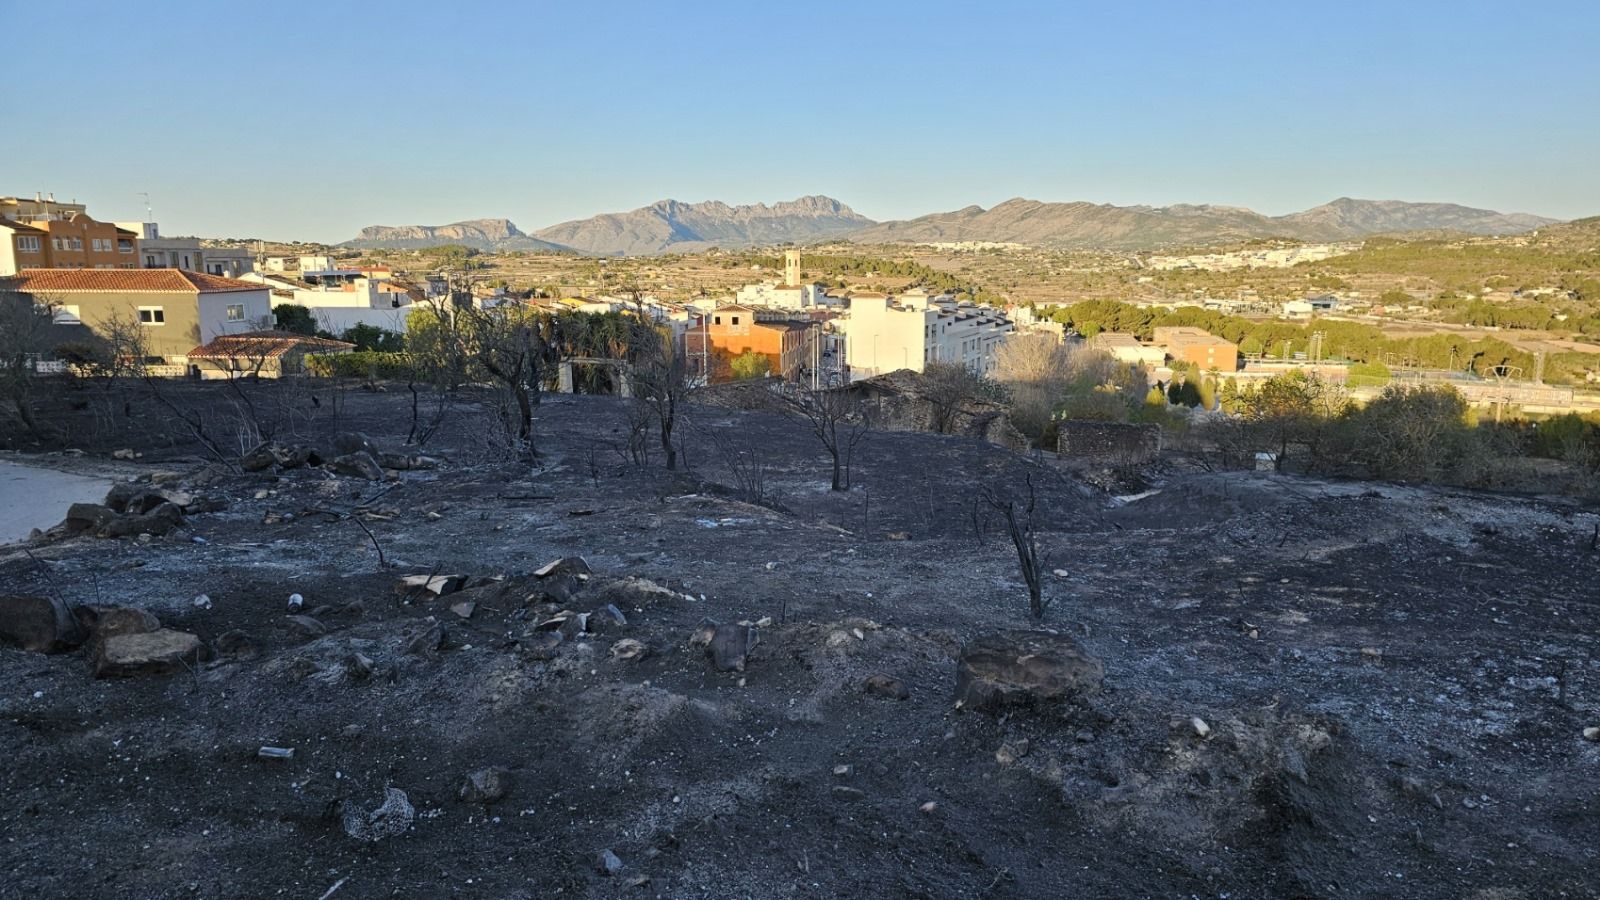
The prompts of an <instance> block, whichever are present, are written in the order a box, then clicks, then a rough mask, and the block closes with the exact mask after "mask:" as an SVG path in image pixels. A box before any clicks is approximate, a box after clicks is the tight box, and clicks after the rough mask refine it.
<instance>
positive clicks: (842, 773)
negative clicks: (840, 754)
mask: <svg viewBox="0 0 1600 900" xmlns="http://www.w3.org/2000/svg"><path fill="white" fill-rule="evenodd" d="M853 771H855V770H854V769H852V768H850V767H849V766H848V765H846V764H844V763H840V764H838V765H837V766H834V767H833V777H835V778H849V777H850V773H851V772H853Z"/></svg>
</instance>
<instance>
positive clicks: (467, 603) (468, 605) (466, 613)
mask: <svg viewBox="0 0 1600 900" xmlns="http://www.w3.org/2000/svg"><path fill="white" fill-rule="evenodd" d="M450 611H451V612H453V613H455V614H456V616H457V617H459V618H462V619H470V618H472V614H473V613H475V612H477V611H478V604H476V603H474V602H472V601H471V600H463V601H461V602H460V603H457V604H455V605H453V606H451V607H450Z"/></svg>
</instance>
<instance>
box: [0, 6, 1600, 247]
mask: <svg viewBox="0 0 1600 900" xmlns="http://www.w3.org/2000/svg"><path fill="white" fill-rule="evenodd" d="M0 31H3V32H6V33H9V34H11V35H12V36H13V40H12V41H10V42H9V43H10V45H11V46H13V47H50V48H54V49H53V50H52V51H51V52H50V53H49V54H48V57H49V58H48V59H46V60H40V61H35V62H32V63H28V64H26V65H23V64H19V63H18V62H17V61H16V60H13V63H14V64H13V66H12V68H11V75H10V77H9V78H8V79H7V83H6V86H5V87H4V88H0V195H4V194H18V195H26V196H32V194H33V192H35V191H53V192H55V194H56V196H57V199H70V198H74V197H75V198H77V199H78V200H80V201H83V202H86V203H88V204H89V210H90V214H91V215H94V216H96V217H97V218H102V219H112V220H134V219H142V218H144V212H145V208H144V200H143V199H142V198H141V197H140V194H141V193H148V194H149V195H150V203H151V206H152V207H153V209H154V214H155V220H156V221H158V222H160V223H161V227H162V231H163V233H167V234H174V235H181V234H195V235H201V236H205V237H260V238H269V239H277V240H317V241H330V242H331V241H339V240H346V239H349V238H351V237H353V236H354V235H355V232H356V231H357V230H358V229H359V228H361V227H362V226H364V225H371V224H386V225H402V224H418V223H423V224H442V223H447V222H453V221H458V220H461V219H468V218H488V217H506V218H510V219H511V220H512V221H514V222H516V223H517V225H518V226H520V227H521V228H523V230H525V231H533V230H534V229H537V228H540V227H543V226H546V225H551V224H555V223H557V222H561V221H565V220H568V219H575V218H583V217H587V216H590V215H594V214H596V213H601V212H617V211H623V210H628V209H633V208H636V207H640V206H644V205H647V204H649V203H652V202H654V201H656V200H660V199H664V198H668V197H670V198H673V199H677V200H683V201H701V200H722V201H725V202H728V203H756V202H768V203H771V202H774V201H778V200H785V199H793V198H795V197H797V196H800V195H804V194H826V195H828V196H832V197H835V198H837V199H839V200H841V201H843V202H845V203H847V204H849V205H851V206H852V207H854V208H855V209H856V210H857V211H858V212H860V213H862V214H863V215H866V216H869V217H871V218H874V219H879V220H885V219H896V218H909V217H913V216H917V215H923V214H926V213H931V212H939V211H946V210H951V209H958V208H961V207H964V206H968V205H971V204H978V205H980V206H985V207H988V206H991V205H993V204H995V203H999V202H1001V201H1003V200H1006V199H1008V198H1011V197H1017V196H1022V197H1028V198H1032V199H1038V200H1046V201H1072V200H1088V201H1092V202H1096V203H1115V204H1118V205H1127V204H1150V205H1157V206H1160V205H1166V204H1171V203H1215V204H1221V205H1229V206H1247V207H1250V208H1253V209H1257V210H1259V211H1261V212H1265V213H1268V214H1273V215H1278V214H1283V213H1287V212H1293V211H1296V210H1299V209H1304V208H1307V207H1311V206H1315V205H1317V204H1320V203H1324V202H1326V201H1328V200H1332V199H1334V198H1336V197H1340V196H1351V197H1360V198H1367V199H1397V200H1414V201H1448V202H1455V203H1463V204H1466V205H1469V206H1480V207H1486V208H1491V209H1498V210H1501V211H1504V212H1531V213H1537V214H1541V215H1548V216H1554V217H1559V218H1575V217H1580V216H1588V215H1596V214H1600V53H1597V52H1595V49H1594V48H1595V47H1597V46H1600V3H1596V2H1595V0H1572V2H1567V0H1529V2H1526V3H1518V4H1512V3H1505V2H1471V0H1455V2H1434V0H1408V2H1393V0H1386V2H1381V3H1380V2H1370V3H1369V2H1361V0H1351V2H1340V3H1311V2H1301V3H1295V2H1287V3H1286V2H1283V0H1277V2H1269V3H1255V2H1243V0H1230V2H1219V3H1210V2H1207V3H1201V2H1192V0H1185V2H1138V0H1125V2H1120V3H1115V4H1111V3H1103V2H1081V3H1080V2H1068V0H1058V2H1053V3H1021V2H1015V3H1012V2H1003V0H996V2H972V0H967V2H942V0H915V2H910V0H880V2H872V0H857V2H841V3H833V2H819V3H806V2H800V0H791V2H787V3H760V2H756V3H752V2H748V0H745V2H698V3H697V2H693V0H681V2H638V3H625V2H608V0H585V2H570V0H567V2H555V3H552V2H542V0H529V2H505V3H487V2H477V0H451V2H449V3H439V2H437V0H426V2H413V0H392V2H386V3H370V4H368V3H347V2H338V0H323V2H320V3H300V2H292V0H275V2H272V3H214V2H187V0H163V2H162V3H159V4H156V5H154V6H152V5H150V4H127V3H111V2H73V0H57V2H51V3H35V2H28V0H0Z"/></svg>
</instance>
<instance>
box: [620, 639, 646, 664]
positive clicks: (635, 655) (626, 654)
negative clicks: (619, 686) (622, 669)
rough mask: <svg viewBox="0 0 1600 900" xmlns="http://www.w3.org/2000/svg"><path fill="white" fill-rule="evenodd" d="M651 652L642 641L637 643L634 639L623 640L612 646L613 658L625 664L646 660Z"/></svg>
mask: <svg viewBox="0 0 1600 900" xmlns="http://www.w3.org/2000/svg"><path fill="white" fill-rule="evenodd" d="M649 652H650V648H649V647H646V646H645V645H644V643H643V642H642V641H636V640H634V639H633V638H623V639H622V640H620V641H617V642H616V643H615V644H612V645H611V656H612V658H613V659H619V660H622V661H623V662H632V661H633V660H636V659H644V657H645V656H646V655H647V654H648V653H649Z"/></svg>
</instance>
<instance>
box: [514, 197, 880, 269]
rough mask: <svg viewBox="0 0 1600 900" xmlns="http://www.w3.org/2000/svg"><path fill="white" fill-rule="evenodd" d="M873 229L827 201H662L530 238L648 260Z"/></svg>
mask: <svg viewBox="0 0 1600 900" xmlns="http://www.w3.org/2000/svg"><path fill="white" fill-rule="evenodd" d="M872 224H874V223H873V221H872V220H871V219H868V218H866V217H865V216H862V215H859V214H857V213H856V212H855V210H852V209H851V208H850V207H848V206H845V205H844V204H843V203H840V202H839V201H837V200H834V199H833V198H831V197H821V196H812V197H801V198H800V199H798V200H794V201H788V202H783V203H775V204H773V205H772V206H768V205H766V204H765V203H757V204H755V205H754V206H729V205H728V204H726V203H721V202H718V201H709V202H706V203H680V202H679V201H677V200H662V201H660V202H658V203H654V204H651V205H650V206H646V207H643V208H642V209H636V210H633V211H632V212H625V213H607V214H605V215H599V216H593V217H591V218H588V219H579V220H576V221H572V222H563V223H561V224H560V225H552V226H550V227H549V228H543V229H540V230H539V231H537V232H534V236H535V237H537V238H539V239H541V240H544V241H549V242H551V243H553V244H560V245H561V246H564V247H571V248H572V249H574V250H578V251H579V252H582V253H589V254H593V255H596V256H648V255H653V254H658V253H669V252H670V253H678V252H694V251H697V250H704V249H707V248H709V247H729V248H732V247H751V246H758V245H762V244H777V243H786V242H805V241H815V240H823V239H828V238H836V237H840V236H843V235H846V234H849V233H850V232H853V231H856V230H859V229H861V228H864V227H867V226H870V225H872Z"/></svg>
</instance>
